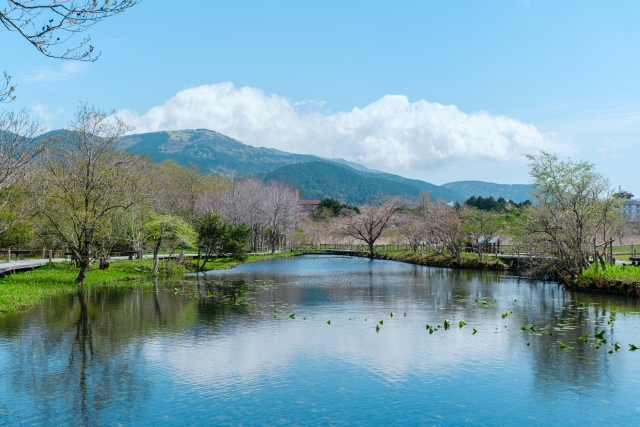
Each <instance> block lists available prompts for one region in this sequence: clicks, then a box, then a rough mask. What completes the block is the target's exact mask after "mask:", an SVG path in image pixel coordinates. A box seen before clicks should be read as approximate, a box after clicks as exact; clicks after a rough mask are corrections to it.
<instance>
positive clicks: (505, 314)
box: [502, 311, 512, 319]
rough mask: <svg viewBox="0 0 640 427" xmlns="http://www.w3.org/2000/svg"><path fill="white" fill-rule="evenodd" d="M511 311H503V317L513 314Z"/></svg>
mask: <svg viewBox="0 0 640 427" xmlns="http://www.w3.org/2000/svg"><path fill="white" fill-rule="evenodd" d="M511 313H512V312H511V311H507V312H506V313H502V318H503V319H504V318H505V317H508V316H510V315H511Z"/></svg>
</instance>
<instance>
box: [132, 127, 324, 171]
mask: <svg viewBox="0 0 640 427" xmlns="http://www.w3.org/2000/svg"><path fill="white" fill-rule="evenodd" d="M122 148H123V149H125V150H126V151H129V152H131V153H141V154H145V155H147V156H149V157H151V158H152V159H153V160H155V161H156V162H161V161H164V160H168V159H171V160H173V161H175V162H177V163H180V164H182V165H195V166H197V167H198V168H200V170H202V171H203V172H217V173H220V174H222V175H232V174H238V175H246V174H248V173H253V174H256V175H257V174H261V173H266V172H270V171H272V170H276V169H278V168H280V167H282V166H284V165H288V164H294V163H304V162H312V161H318V160H322V158H320V157H317V156H312V155H306V154H292V153H287V152H284V151H280V150H276V149H273V148H263V147H253V146H251V145H247V144H243V143H242V142H240V141H236V140H235V139H233V138H230V137H228V136H225V135H222V134H221V133H218V132H214V131H211V130H207V129H196V130H181V131H170V132H152V133H143V134H139V135H129V136H125V137H124V138H122Z"/></svg>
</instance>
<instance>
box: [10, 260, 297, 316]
mask: <svg viewBox="0 0 640 427" xmlns="http://www.w3.org/2000/svg"><path fill="white" fill-rule="evenodd" d="M290 255H292V254H291V253H284V254H275V255H251V256H249V257H248V258H247V260H246V261H245V262H253V261H260V260H263V259H268V258H275V257H282V256H290ZM164 264H165V261H163V262H162V263H161V274H163V275H165V276H166V275H181V274H185V273H189V272H192V271H194V270H195V265H194V263H193V262H192V261H190V260H189V261H186V262H185V263H184V264H179V263H177V262H176V261H172V262H171V263H170V266H169V267H170V268H167V269H165V271H164V272H163V271H162V267H163V265H164ZM238 264H242V262H240V261H236V260H233V259H230V258H221V259H217V260H215V261H214V262H209V263H207V270H224V269H228V268H232V267H235V266H236V265H238ZM152 267H153V260H152V259H149V258H146V259H143V260H130V261H129V260H120V261H115V262H113V263H111V266H110V267H109V268H108V269H106V270H100V269H98V268H97V266H93V267H92V268H90V269H89V271H88V272H87V277H86V279H85V284H84V285H83V286H84V287H98V286H113V287H128V286H131V284H132V282H134V281H138V282H139V281H140V280H143V279H147V278H150V277H152V275H151V268H152ZM77 276H78V268H76V267H74V266H73V264H71V263H70V262H62V263H54V264H48V265H45V266H42V267H39V268H37V269H35V270H33V271H26V272H22V273H16V274H12V275H9V276H7V277H5V278H3V279H0V316H1V315H5V314H8V313H13V312H16V311H23V310H27V309H29V308H31V307H33V306H34V305H36V304H38V303H39V302H40V301H42V300H43V299H44V298H47V297H48V296H50V295H54V294H60V293H65V292H73V291H76V290H77V289H78V285H76V284H75V279H76V277H77Z"/></svg>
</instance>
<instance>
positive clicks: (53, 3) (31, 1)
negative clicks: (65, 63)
mask: <svg viewBox="0 0 640 427" xmlns="http://www.w3.org/2000/svg"><path fill="white" fill-rule="evenodd" d="M139 2H140V0H100V1H98V0H80V1H79V0H22V1H18V0H3V3H4V6H3V7H2V6H0V23H1V24H2V25H3V26H4V27H5V28H6V29H7V30H9V31H12V32H16V33H18V34H19V35H20V36H22V37H23V38H24V39H26V40H27V41H28V42H29V43H30V44H31V45H32V46H33V47H35V48H36V50H38V51H39V52H40V53H42V54H43V55H45V56H48V57H50V58H58V59H66V60H75V61H91V62H92V61H95V60H96V59H97V58H98V57H99V56H100V53H99V52H96V50H95V48H94V46H92V45H91V44H90V43H89V42H90V41H91V37H89V36H86V37H85V38H83V39H82V40H80V41H79V42H78V43H77V44H76V45H75V46H69V44H68V42H69V40H70V39H71V38H72V36H73V35H74V34H76V33H82V32H85V31H86V30H88V29H89V28H91V27H92V26H94V25H95V24H97V23H98V22H100V21H102V20H104V19H106V18H108V17H111V16H113V15H117V14H119V13H121V12H124V11H125V10H126V9H128V8H130V7H132V6H135V5H136V4H138V3H139ZM4 80H5V81H4V83H3V84H2V85H0V102H7V101H12V100H14V99H15V96H14V95H13V93H14V91H15V86H11V84H10V80H11V77H10V76H9V75H7V73H6V72H5V73H4Z"/></svg>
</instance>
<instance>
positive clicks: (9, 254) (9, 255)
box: [7, 248, 11, 262]
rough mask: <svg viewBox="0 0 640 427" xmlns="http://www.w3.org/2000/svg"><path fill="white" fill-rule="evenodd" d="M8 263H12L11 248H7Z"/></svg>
mask: <svg viewBox="0 0 640 427" xmlns="http://www.w3.org/2000/svg"><path fill="white" fill-rule="evenodd" d="M7 262H11V248H7Z"/></svg>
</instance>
